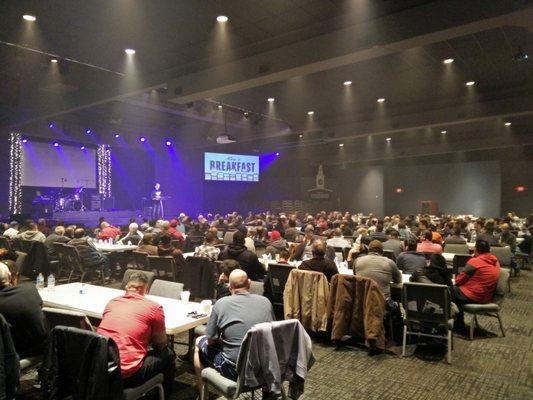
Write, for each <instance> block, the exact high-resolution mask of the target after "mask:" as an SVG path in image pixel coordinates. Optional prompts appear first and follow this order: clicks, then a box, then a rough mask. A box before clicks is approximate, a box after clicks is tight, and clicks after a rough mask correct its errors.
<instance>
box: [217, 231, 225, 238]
mask: <svg viewBox="0 0 533 400" xmlns="http://www.w3.org/2000/svg"><path fill="white" fill-rule="evenodd" d="M224 234H225V232H224V230H222V229H218V230H217V238H219V239H222V238H223V237H224Z"/></svg>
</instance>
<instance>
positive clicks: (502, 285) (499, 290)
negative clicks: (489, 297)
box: [494, 268, 511, 301]
mask: <svg viewBox="0 0 533 400" xmlns="http://www.w3.org/2000/svg"><path fill="white" fill-rule="evenodd" d="M509 277H510V273H509V270H508V269H504V268H500V276H499V277H498V284H497V285H496V290H495V291H494V301H500V300H501V299H503V297H504V296H505V293H507V292H510V291H511V285H510V284H509Z"/></svg>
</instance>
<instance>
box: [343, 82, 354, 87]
mask: <svg viewBox="0 0 533 400" xmlns="http://www.w3.org/2000/svg"><path fill="white" fill-rule="evenodd" d="M351 84H352V81H344V83H343V85H344V86H350V85H351Z"/></svg>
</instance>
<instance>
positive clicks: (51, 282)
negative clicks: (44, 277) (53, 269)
mask: <svg viewBox="0 0 533 400" xmlns="http://www.w3.org/2000/svg"><path fill="white" fill-rule="evenodd" d="M46 286H47V287H48V290H55V288H56V277H55V276H54V274H50V275H48V283H47V285H46Z"/></svg>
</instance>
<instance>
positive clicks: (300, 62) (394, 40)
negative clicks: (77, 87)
mask: <svg viewBox="0 0 533 400" xmlns="http://www.w3.org/2000/svg"><path fill="white" fill-rule="evenodd" d="M485 3H486V6H487V8H486V9H484V10H483V11H484V15H488V14H489V15H492V16H491V17H488V18H484V19H479V20H476V19H477V18H479V15H480V11H479V8H478V7H479V3H478V2H476V8H475V10H472V9H468V2H464V1H456V0H451V1H450V0H449V1H439V2H431V3H429V4H427V5H425V6H420V7H416V8H413V9H409V10H407V11H404V12H400V13H397V14H393V15H388V16H385V17H382V18H380V19H376V20H372V21H369V22H366V23H363V24H358V25H356V26H352V27H349V28H346V29H342V30H338V31H335V32H332V33H328V34H324V35H321V36H317V37H315V38H312V39H308V40H305V41H302V42H298V43H294V44H291V45H287V46H284V47H281V48H277V49H274V50H271V51H268V52H264V53H261V54H257V55H254V56H251V57H248V58H244V59H241V60H237V61H234V62H230V63H226V64H224V65H221V66H216V67H213V68H210V69H206V70H203V71H199V72H196V73H192V74H189V75H185V76H182V77H179V78H177V79H173V80H171V81H169V82H167V85H168V88H169V93H177V95H176V96H175V97H174V98H173V99H170V101H171V102H175V103H179V104H183V103H187V102H190V101H196V100H201V99H207V98H215V97H218V96H222V95H225V94H229V93H234V92H237V91H242V90H246V89H251V88H254V87H258V86H263V85H267V84H271V83H275V82H280V81H284V80H287V79H291V78H294V77H299V76H305V75H309V74H313V73H317V72H321V71H326V70H330V69H333V68H338V67H342V66H346V65H351V64H355V63H359V62H362V61H366V60H371V59H375V58H378V57H383V56H386V55H389V54H394V53H398V52H402V51H406V50H409V49H412V48H416V47H421V46H426V45H429V44H432V43H437V42H443V41H446V40H450V39H453V38H457V37H461V36H465V35H470V34H474V33H477V32H481V31H486V30H489V29H493V28H498V27H501V26H505V25H520V26H523V25H524V23H526V24H527V22H524V21H528V20H529V21H531V20H533V7H530V8H526V9H523V10H520V11H514V12H511V13H505V14H503V15H502V14H501V13H500V15H498V13H497V11H496V10H495V8H494V6H495V2H490V1H487V2H485ZM465 6H466V8H465ZM454 8H455V9H463V10H464V11H463V12H464V19H463V21H464V23H462V24H460V25H455V26H454V25H452V22H454V21H455V19H453V21H452V19H451V18H449V12H450V10H451V9H454ZM498 10H500V9H498ZM491 11H492V14H490V13H491ZM500 11H501V10H500ZM429 15H430V16H431V23H417V24H415V23H414V21H417V20H418V21H423V20H424V18H425V17H427V16H429ZM261 68H266V69H267V70H268V72H265V73H260V70H261Z"/></svg>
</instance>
